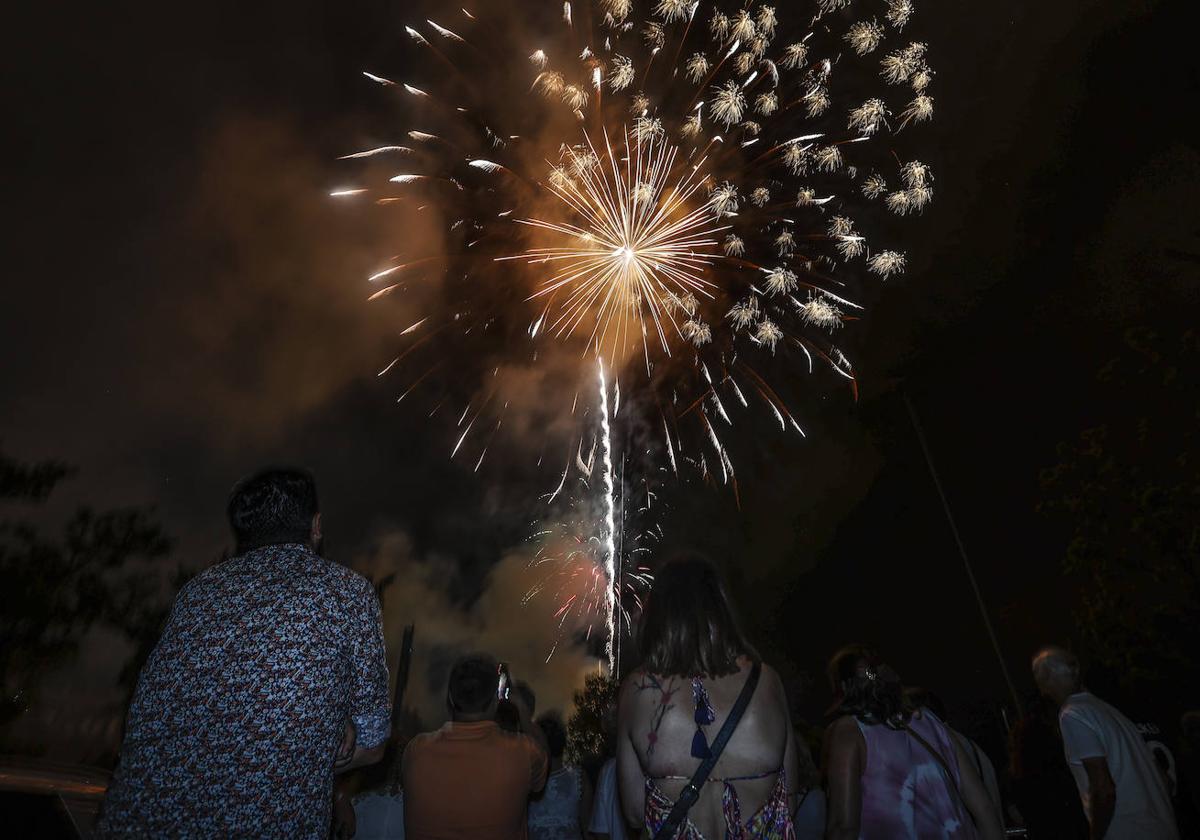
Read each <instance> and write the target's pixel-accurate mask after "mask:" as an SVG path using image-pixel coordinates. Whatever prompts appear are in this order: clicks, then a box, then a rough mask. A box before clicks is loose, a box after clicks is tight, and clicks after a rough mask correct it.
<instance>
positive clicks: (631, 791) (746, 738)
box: [618, 657, 797, 838]
mask: <svg viewBox="0 0 1200 840" xmlns="http://www.w3.org/2000/svg"><path fill="white" fill-rule="evenodd" d="M738 666H739V668H738V671H737V673H734V674H730V675H728V676H724V677H716V678H711V677H705V678H703V686H704V689H705V690H706V691H707V692H708V698H709V702H710V704H711V706H712V709H713V712H714V713H715V718H714V720H713V722H712V723H711V724H709V725H707V726H705V727H704V728H703V731H704V733H705V736H706V738H707V740H708V742H709V743H711V742H712V741H714V740H715V739H716V737H717V733H718V732H720V731H721V727H722V726H723V725H724V723H725V719H726V718H727V717H728V715H729V711H730V709H732V708H733V704H734V703H735V702H736V700H737V697H738V694H739V693H741V690H742V686H743V685H744V684H745V682H746V678H747V676H748V675H749V673H750V669H751V662H750V660H749V659H747V658H745V657H742V658H741V659H739V660H738ZM620 702H621V707H620V715H619V717H620V733H619V738H620V743H619V746H618V764H619V765H620V769H621V773H620V775H621V794H622V797H623V799H624V801H625V802H626V805H627V814H628V816H629V818H630V820H631V821H637V822H640V821H641V820H642V815H643V814H644V811H645V781H646V779H647V778H649V779H652V780H654V784H655V785H657V787H658V788H659V790H661V791H662V793H663V794H665V795H666V797H667V798H668V799H670V800H672V801H673V800H675V799H676V798H677V797H678V796H679V793H680V791H681V790H682V789H683V786H684V785H685V784H687V780H688V779H689V778H691V776H692V774H693V773H694V772H695V771H696V768H697V767H699V765H700V759H698V758H695V757H694V756H693V755H692V739H693V737H694V736H695V734H696V721H695V712H696V705H695V703H694V701H693V696H692V680H691V679H690V678H688V677H681V676H660V675H655V674H649V673H646V672H644V671H638V672H635V673H633V674H631V675H630V676H629V677H627V678H626V680H625V682H624V684H623V685H622V688H621V700H620ZM622 755H624V758H622ZM781 770H782V771H786V773H787V777H788V780H789V790H788V793H789V794H790V793H792V792H793V788H792V784H793V780H794V779H795V778H796V774H797V768H796V757H795V748H794V746H793V744H792V727H791V723H790V720H789V716H788V706H787V702H786V698H785V696H784V691H783V686H782V683H781V682H780V679H779V676H778V674H776V673H775V671H774V670H773V669H772V668H770V667H769V666H766V665H764V666H763V669H762V675H761V677H760V679H759V683H758V686H757V688H756V689H755V692H754V696H753V697H752V699H751V701H750V705H749V706H747V708H746V711H745V713H744V714H743V715H742V719H741V721H740V722H739V723H738V725H737V729H736V730H735V731H734V733H733V736H732V737H731V738H730V740H729V743H728V744H727V745H726V747H725V750H724V752H722V753H721V757H720V759H718V761H717V764H716V767H715V768H714V769H713V772H712V773H711V774H710V778H713V779H739V781H735V782H733V787H734V790H735V791H736V792H737V795H738V798H739V801H740V803H741V813H742V818H743V819H748V818H749V817H750V816H751V815H753V814H754V813H755V812H757V811H758V810H759V809H760V808H761V807H762V806H763V804H764V803H765V802H766V801H767V799H768V797H769V796H770V795H771V793H772V791H773V790H774V788H775V785H776V782H777V774H778V772H779V771H781ZM744 777H751V778H744ZM755 777H756V778H755ZM723 788H724V786H723V785H721V784H712V783H710V784H706V785H705V786H704V787H703V789H702V790H701V792H700V798H699V800H698V801H697V802H696V804H695V805H694V806H692V809H691V811H690V812H689V813H688V818H689V819H690V820H691V821H692V823H693V824H694V825H695V826H696V828H697V829H699V830H700V832H701V833H702V834H704V836H705V837H707V838H718V837H723V836H724V826H725V818H724V815H723V813H722V807H721V806H722V802H721V799H722V792H723Z"/></svg>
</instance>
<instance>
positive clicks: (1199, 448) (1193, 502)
mask: <svg viewBox="0 0 1200 840" xmlns="http://www.w3.org/2000/svg"><path fill="white" fill-rule="evenodd" d="M1099 378H1100V381H1101V382H1103V383H1105V384H1106V385H1108V386H1110V388H1111V393H1112V394H1113V396H1114V397H1116V401H1115V405H1114V406H1113V407H1111V409H1110V410H1107V411H1105V422H1103V423H1102V424H1100V425H1099V426H1096V427H1094V428H1091V429H1087V430H1085V431H1083V432H1082V433H1081V434H1080V435H1079V438H1078V439H1077V440H1076V441H1075V442H1074V443H1071V444H1063V445H1062V446H1060V447H1059V457H1060V460H1059V463H1058V464H1056V465H1055V466H1053V467H1051V468H1049V469H1047V470H1045V471H1044V472H1043V474H1042V476H1041V484H1042V490H1043V502H1042V504H1041V509H1043V510H1044V511H1046V512H1048V513H1051V514H1053V515H1059V516H1062V517H1064V518H1065V519H1066V521H1068V522H1069V523H1070V526H1071V528H1072V536H1071V541H1070V545H1069V546H1068V549H1067V554H1066V558H1065V561H1064V567H1065V570H1066V571H1067V572H1068V573H1069V574H1071V575H1074V576H1077V577H1078V578H1079V579H1080V581H1081V586H1080V592H1081V598H1082V604H1083V606H1082V609H1081V610H1080V613H1079V615H1078V616H1077V618H1078V622H1079V628H1080V635H1081V641H1082V642H1083V645H1084V648H1085V652H1086V653H1088V654H1089V655H1090V658H1091V659H1092V660H1093V661H1094V662H1096V663H1097V664H1099V665H1101V666H1103V667H1104V668H1106V669H1108V670H1111V671H1112V672H1113V674H1114V676H1116V677H1117V679H1118V680H1119V681H1121V682H1123V683H1125V684H1126V685H1132V684H1135V683H1138V682H1143V681H1156V680H1161V679H1164V678H1167V677H1170V676H1172V675H1177V674H1181V673H1182V674H1189V673H1190V674H1195V673H1197V671H1198V669H1200V340H1198V336H1197V334H1196V333H1195V332H1192V331H1188V332H1184V333H1183V334H1182V335H1179V336H1176V337H1175V338H1173V339H1169V340H1164V339H1163V338H1161V337H1160V336H1158V335H1156V334H1155V333H1154V332H1153V331H1151V330H1148V329H1134V330H1130V331H1128V332H1127V333H1126V336H1125V342H1124V346H1123V348H1122V351H1121V354H1120V355H1119V356H1118V357H1117V358H1115V359H1113V360H1112V361H1111V362H1109V363H1108V364H1107V365H1105V366H1104V368H1103V369H1102V370H1101V372H1100V377H1099Z"/></svg>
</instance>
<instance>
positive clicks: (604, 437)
mask: <svg viewBox="0 0 1200 840" xmlns="http://www.w3.org/2000/svg"><path fill="white" fill-rule="evenodd" d="M596 373H597V379H598V380H599V386H600V468H601V481H602V482H603V488H604V490H603V492H604V522H603V525H602V526H601V527H602V531H601V538H602V541H603V544H604V577H605V582H606V586H605V598H604V611H605V616H606V617H605V628H606V629H607V631H608V632H607V634H606V638H605V642H604V653H605V658H606V659H607V660H608V664H609V671H610V672H613V673H615V672H616V662H615V660H614V657H613V641H614V639H615V637H616V622H615V616H616V606H615V602H616V599H617V597H618V596H619V594H620V593H619V591H618V587H619V586H620V582H619V581H618V579H617V523H616V509H617V504H616V497H615V494H616V486H615V482H614V481H613V459H612V426H611V424H610V422H609V418H608V382H607V380H606V379H605V378H604V360H603V359H597V360H596Z"/></svg>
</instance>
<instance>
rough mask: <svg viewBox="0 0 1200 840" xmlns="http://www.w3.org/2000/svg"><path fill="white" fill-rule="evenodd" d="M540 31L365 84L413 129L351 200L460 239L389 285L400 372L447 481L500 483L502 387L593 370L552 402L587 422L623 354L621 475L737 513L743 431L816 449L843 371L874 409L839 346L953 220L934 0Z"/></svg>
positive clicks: (612, 14) (392, 370) (434, 26)
mask: <svg viewBox="0 0 1200 840" xmlns="http://www.w3.org/2000/svg"><path fill="white" fill-rule="evenodd" d="M539 20H542V21H543V22H542V23H541V24H538V23H533V24H526V25H525V30H524V31H523V32H521V34H520V35H519V36H518V35H514V34H512V33H513V29H514V21H513V20H512V19H511V9H510V8H507V7H499V6H497V7H495V8H488V9H476V8H471V9H464V10H463V11H462V13H461V15H460V14H458V13H455V17H454V19H453V20H451V19H447V20H442V21H439V22H436V23H435V22H433V21H425V22H422V23H417V24H413V25H412V26H410V27H407V28H406V30H405V32H406V36H405V38H404V43H405V45H406V47H405V48H406V50H408V51H410V53H413V55H412V57H411V58H409V59H408V60H407V61H406V62H405V63H406V64H407V66H409V67H413V68H421V69H419V70H415V71H414V73H415V74H416V75H417V76H418V77H417V78H412V79H406V80H403V81H396V82H393V81H391V80H389V79H387V78H384V77H383V76H379V75H375V74H374V73H368V74H366V75H367V78H368V79H370V80H371V82H372V83H373V84H376V85H378V86H379V90H380V92H381V95H384V96H398V97H400V98H401V104H402V107H403V109H404V113H405V114H406V115H407V116H408V118H409V120H410V122H409V124H407V125H405V126H403V127H400V128H398V131H397V134H403V137H397V138H391V137H384V138H382V139H381V140H380V141H377V142H376V143H372V144H369V145H370V147H369V148H366V149H365V150H362V151H355V150H351V152H350V153H349V154H347V155H345V157H346V158H347V159H348V161H349V162H350V163H349V164H348V165H358V166H360V167H361V170H360V172H361V175H360V178H359V181H360V183H348V184H347V185H346V186H344V187H340V188H339V189H338V190H336V191H334V194H335V195H336V196H337V200H339V201H351V202H353V201H363V200H371V199H374V200H376V201H377V202H379V203H380V204H382V205H385V206H386V209H384V210H382V211H381V212H391V213H399V212H404V213H407V214H408V215H407V216H405V219H406V224H407V223H408V222H407V220H411V219H412V218H413V217H414V215H415V214H423V216H424V217H425V218H427V219H428V227H429V228H437V229H439V230H440V231H441V234H440V236H423V237H406V241H405V243H404V244H403V245H402V248H401V249H395V248H392V249H389V250H388V251H387V253H394V252H395V251H396V250H403V252H404V253H402V254H400V255H398V256H396V257H394V258H392V259H390V260H387V261H386V262H384V263H383V264H381V265H379V266H378V267H377V269H376V270H375V271H374V272H372V273H371V278H370V282H371V284H372V286H373V288H372V291H371V293H370V297H371V298H372V299H374V300H377V301H379V302H380V303H379V305H384V306H395V307H397V309H398V311H400V312H401V313H402V314H400V315H398V316H397V317H398V318H403V321H404V324H403V326H404V330H403V332H401V333H400V334H399V336H398V339H397V341H398V346H397V350H396V353H395V355H394V357H393V358H392V360H391V361H390V362H388V364H387V365H386V367H385V368H384V370H385V371H386V372H388V375H389V376H395V377H399V378H401V380H402V383H403V384H402V387H401V394H400V398H401V399H404V398H406V397H407V396H408V395H409V394H410V393H413V392H414V391H417V390H420V391H421V392H422V393H423V396H422V399H423V400H425V401H426V402H427V403H428V404H429V405H430V406H432V410H431V412H430V413H431V414H437V413H438V412H442V413H443V414H444V415H446V416H449V417H450V418H451V421H452V422H453V421H454V418H457V423H456V430H455V433H454V435H453V438H454V443H453V448H452V450H451V452H452V457H455V458H459V459H467V462H468V463H470V464H472V465H474V468H475V469H479V467H480V465H481V464H482V463H483V462H484V457H485V456H486V455H487V453H488V451H489V448H490V447H491V446H492V443H493V441H495V440H497V436H498V435H501V434H502V432H501V431H500V428H501V423H502V420H503V418H504V416H505V412H506V411H509V410H510V408H509V406H510V405H511V402H512V400H511V398H510V395H509V394H508V393H506V383H505V379H504V376H503V375H502V374H501V373H500V371H501V369H502V368H509V367H519V368H522V369H527V370H529V369H539V368H542V367H545V366H546V365H547V360H548V359H554V358H566V357H569V358H572V359H574V360H576V361H575V363H574V364H575V372H574V381H573V382H568V383H567V384H566V385H564V384H563V382H562V381H559V380H555V381H556V384H555V385H554V386H553V388H550V389H548V390H547V391H546V392H545V393H542V394H539V396H538V398H537V405H538V408H539V410H542V411H544V412H545V413H546V414H548V415H551V416H555V417H571V418H575V417H576V415H575V408H576V406H577V405H578V404H579V401H580V395H581V394H584V395H586V394H590V393H594V390H593V389H594V377H595V372H596V368H595V364H596V359H597V357H603V358H604V359H605V360H606V362H607V365H608V367H607V369H606V374H605V375H606V377H607V380H608V381H609V382H611V384H612V387H613V389H614V392H613V393H614V399H613V404H612V406H611V418H610V419H611V420H612V422H613V423H617V422H624V423H625V424H626V433H625V434H624V435H616V436H615V437H614V438H613V439H612V440H611V441H610V442H611V443H612V445H614V446H617V441H620V446H617V450H619V451H617V450H614V451H613V452H612V453H610V454H612V455H613V458H614V461H616V462H620V463H626V460H625V459H626V456H627V455H629V453H630V452H633V451H636V452H637V457H636V459H633V461H635V462H636V463H633V464H631V466H630V469H635V470H637V471H638V472H639V473H640V474H641V475H642V476H643V477H645V476H654V477H655V480H659V478H658V474H659V472H662V473H664V474H665V475H666V476H670V475H677V476H683V475H684V474H685V473H687V474H699V475H700V476H702V477H703V478H704V479H705V480H707V481H712V482H715V483H724V484H729V485H731V486H733V487H734V489H735V491H736V479H735V469H734V467H735V464H734V459H733V457H732V456H731V454H730V449H729V447H730V446H737V445H739V444H738V439H739V437H740V436H741V435H740V429H742V428H750V426H749V424H750V423H752V422H754V421H752V420H751V419H749V417H748V416H747V415H746V414H745V412H746V411H748V410H749V409H751V408H752V407H755V406H758V407H759V408H760V409H763V410H764V412H763V416H765V417H766V418H767V419H768V420H769V421H773V422H775V423H777V424H778V425H779V427H780V429H782V430H784V431H793V432H795V433H798V434H803V428H802V426H801V423H800V420H799V418H798V412H801V411H802V410H803V407H802V402H803V397H804V386H803V385H802V384H800V383H801V379H800V378H799V377H796V376H794V375H793V374H794V373H796V372H810V371H814V370H816V369H819V367H820V365H819V364H816V363H817V362H823V363H825V367H826V369H827V370H829V371H831V372H832V373H833V374H835V376H836V377H839V378H840V380H839V381H846V382H848V383H850V385H851V387H853V384H854V373H853V369H852V367H851V365H850V363H849V361H848V360H847V358H846V355H845V354H844V353H843V352H842V350H841V349H840V348H839V347H838V346H837V344H836V343H835V338H840V336H842V335H843V334H845V333H847V332H850V331H849V330H842V329H840V327H842V326H843V324H844V323H845V321H846V320H847V318H848V317H850V318H857V317H859V315H860V314H861V311H862V310H863V308H864V306H865V301H869V300H870V298H871V296H872V291H873V289H874V288H875V287H877V286H878V284H879V283H880V281H882V280H893V279H894V278H895V277H897V276H898V275H900V274H902V273H903V271H904V270H905V268H906V266H907V265H908V259H907V256H906V255H905V253H904V252H903V251H902V250H901V249H900V248H899V247H898V243H897V242H896V237H897V236H899V235H900V234H898V232H897V225H898V224H899V223H900V222H901V221H902V220H901V219H900V217H908V219H909V220H911V218H912V217H914V216H917V215H919V214H920V212H921V211H922V210H923V209H924V208H925V207H927V206H928V204H929V202H930V201H931V200H932V197H933V189H932V184H933V174H932V172H931V171H930V170H929V167H928V166H926V165H925V164H923V163H920V162H919V161H918V160H917V158H920V157H923V156H922V155H920V154H918V152H919V148H916V147H914V146H913V143H915V142H916V140H917V138H919V135H920V133H921V131H920V126H921V124H923V123H925V122H926V121H928V120H929V119H930V118H931V117H932V115H933V96H932V94H931V92H930V88H931V85H932V82H933V80H934V78H935V76H934V71H933V69H932V68H931V67H930V64H929V61H928V57H929V49H928V46H927V45H926V43H924V42H923V41H919V40H915V38H917V37H919V33H918V32H914V31H912V30H914V29H915V28H917V27H918V25H919V22H918V21H917V19H916V16H915V14H914V8H913V3H912V2H910V1H909V0H804V1H803V2H799V3H796V4H791V5H788V6H781V5H776V6H771V5H767V4H764V3H756V2H736V3H732V2H731V3H711V2H699V3H695V2H675V1H674V0H650V2H633V0H596V2H584V1H583V0H580V1H579V2H574V3H573V4H568V5H567V6H565V7H564V8H563V10H562V14H561V15H559V14H556V15H555V16H554V22H553V23H551V22H550V19H549V17H546V18H539ZM901 30H903V35H902V34H901ZM373 69H378V68H373ZM901 140H903V144H902V143H901ZM385 144H387V145H385ZM398 161H401V162H402V164H403V171H402V172H399V173H397V171H396V169H395V166H396V163H397V162H398ZM414 308H415V309H416V310H418V311H415V312H414ZM448 357H452V358H453V360H454V361H453V362H449V361H448ZM543 378H547V377H543ZM622 390H623V391H624V393H625V394H626V398H625V401H626V407H625V409H624V412H625V413H624V414H623V415H621V417H622V420H621V421H618V420H617V417H618V402H619V400H618V399H617V398H616V397H615V394H617V393H619V392H620V391H622ZM606 399H607V396H606ZM443 407H444V408H443ZM631 429H635V430H636V432H635V431H630V430H631ZM575 434H576V438H577V440H582V438H583V434H584V433H583V432H582V431H579V430H577V431H576V433H575ZM744 437H745V439H746V440H747V443H745V444H744V445H750V444H749V442H748V441H749V440H750V439H752V438H753V437H754V435H746V436H744ZM564 476H565V473H564ZM609 477H610V478H611V474H610V476H609ZM635 484H636V482H635ZM622 486H623V485H622V483H621V482H617V483H616V489H615V490H608V489H603V488H605V487H606V485H605V484H604V482H602V481H601V482H595V481H594V482H592V483H591V484H590V485H589V488H590V492H592V493H601V494H604V496H605V497H606V498H608V499H609V500H610V501H611V499H612V494H613V493H614V492H616V493H618V494H619V493H620V492H621V487H622ZM615 527H617V528H618V529H619V528H620V527H621V526H620V524H619V523H618V524H617V525H616V526H615ZM585 542H586V540H585ZM603 543H604V541H603V540H601V541H600V544H603ZM568 553H570V552H568ZM573 556H575V557H576V558H577V557H578V555H573ZM612 556H613V555H610V560H611V558H612ZM599 568H601V570H602V572H603V575H604V576H605V577H606V578H607V581H608V585H609V587H610V591H612V589H613V587H619V581H618V580H617V578H619V577H620V575H619V573H618V572H616V571H615V570H614V569H613V568H611V566H609V565H606V564H605V563H604V562H601V563H600V564H599ZM619 604H620V599H619V598H617V599H616V603H615V604H613V609H619ZM611 614H612V610H610V611H609V616H610V617H611Z"/></svg>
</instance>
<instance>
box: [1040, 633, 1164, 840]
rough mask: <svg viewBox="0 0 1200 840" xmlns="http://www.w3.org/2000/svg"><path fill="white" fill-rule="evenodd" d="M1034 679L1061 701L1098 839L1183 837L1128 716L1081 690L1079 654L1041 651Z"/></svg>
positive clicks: (1072, 758)
mask: <svg viewBox="0 0 1200 840" xmlns="http://www.w3.org/2000/svg"><path fill="white" fill-rule="evenodd" d="M1033 677H1034V680H1035V681H1036V682H1037V685H1038V689H1039V690H1040V691H1041V692H1042V694H1044V695H1046V696H1047V697H1048V698H1050V699H1051V700H1053V701H1054V702H1055V703H1057V704H1058V707H1059V713H1058V725H1059V729H1060V731H1061V732H1062V739H1063V749H1064V751H1065V753H1066V757H1067V763H1068V764H1069V765H1070V767H1071V773H1072V774H1073V775H1074V776H1075V783H1076V785H1077V786H1078V787H1079V796H1080V799H1081V800H1082V802H1083V810H1084V813H1085V814H1087V818H1088V822H1089V823H1090V824H1091V835H1092V840H1102V838H1105V837H1110V838H1115V840H1126V838H1129V840H1178V838H1179V829H1178V828H1177V827H1176V825H1175V815H1174V812H1173V811H1172V808H1171V798H1170V795H1169V794H1168V793H1167V789H1166V786H1165V785H1164V784H1163V778H1162V774H1161V773H1160V772H1159V770H1158V767H1157V766H1156V765H1155V763H1154V756H1152V755H1151V754H1150V750H1149V749H1148V748H1147V747H1146V744H1145V742H1144V741H1143V740H1142V737H1141V735H1140V734H1138V731H1137V728H1136V727H1135V726H1134V725H1133V723H1132V722H1131V721H1130V720H1129V719H1128V718H1127V717H1125V716H1124V715H1123V714H1121V713H1120V712H1119V711H1117V710H1116V709H1115V708H1113V707H1112V706H1110V705H1109V704H1108V703H1105V702H1104V701H1103V700H1101V699H1100V698H1099V697H1096V696H1094V695H1093V694H1091V693H1089V692H1088V691H1087V690H1086V689H1085V688H1084V687H1083V683H1082V681H1081V680H1080V672H1079V660H1078V659H1076V658H1075V655H1074V654H1072V653H1071V652H1070V651H1067V650H1064V649H1063V648H1059V647H1047V648H1043V649H1042V650H1040V651H1039V652H1038V654H1037V656H1035V657H1034V659H1033Z"/></svg>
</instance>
